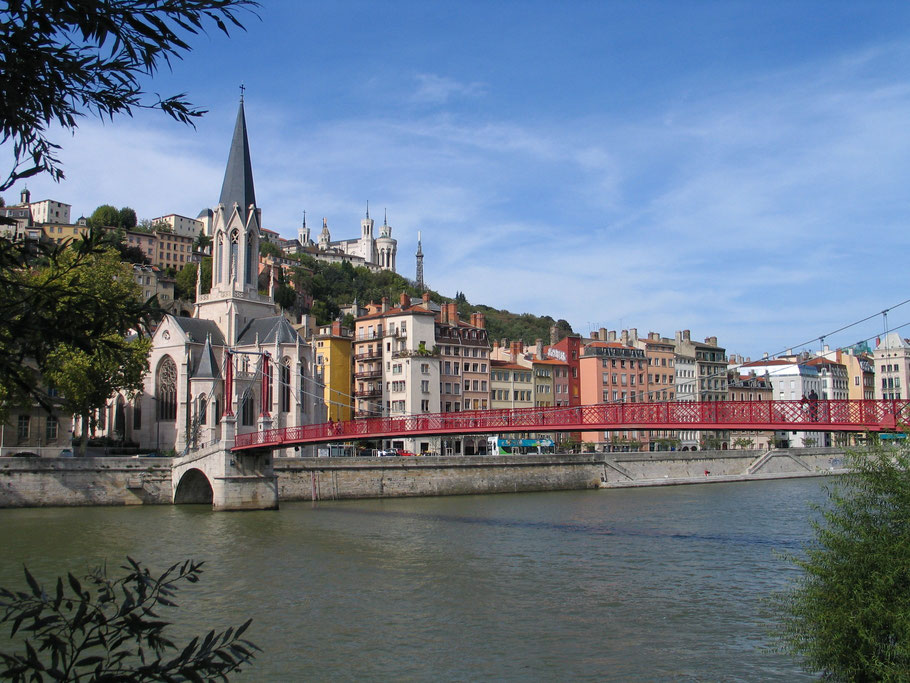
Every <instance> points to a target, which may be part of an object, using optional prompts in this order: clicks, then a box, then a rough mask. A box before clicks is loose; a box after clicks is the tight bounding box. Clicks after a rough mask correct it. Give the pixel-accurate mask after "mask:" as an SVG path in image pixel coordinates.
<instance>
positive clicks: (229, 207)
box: [103, 98, 324, 453]
mask: <svg viewBox="0 0 910 683" xmlns="http://www.w3.org/2000/svg"><path fill="white" fill-rule="evenodd" d="M209 215H210V216H211V235H212V257H213V261H212V287H211V291H210V292H209V293H207V294H203V293H202V283H201V281H200V279H199V277H198V276H197V281H196V303H195V307H194V310H193V315H192V316H191V317H182V316H173V315H166V316H165V317H164V319H163V320H162V321H161V323H160V324H159V325H158V327H157V329H156V330H155V332H154V335H153V337H152V350H151V353H150V355H149V373H148V374H147V375H146V378H145V386H144V387H143V390H142V393H141V394H140V395H139V396H137V397H136V398H135V399H133V400H129V399H128V398H127V397H126V396H125V395H123V394H120V395H117V396H115V397H113V399H112V401H111V403H110V404H109V410H108V411H107V415H106V416H105V419H104V421H103V422H104V425H105V428H104V429H103V433H106V434H108V435H112V436H113V435H116V437H117V438H123V439H124V440H126V441H132V442H136V443H138V445H139V446H140V447H141V448H143V449H149V450H152V449H157V450H162V451H167V450H171V449H173V450H174V451H176V452H177V453H180V452H182V451H183V450H184V449H186V448H188V447H189V448H200V447H204V446H205V445H208V444H211V443H213V442H216V441H218V440H219V439H220V438H221V436H222V430H223V428H224V427H225V422H230V423H231V425H232V428H233V422H234V420H236V433H244V432H251V431H256V430H259V429H271V428H278V427H294V426H299V425H304V424H310V423H312V422H314V421H321V420H322V419H324V405H323V401H322V389H321V387H317V386H316V385H315V383H314V382H313V374H312V370H313V365H312V364H313V357H312V350H311V348H310V347H309V346H308V345H307V344H306V342H305V341H304V339H303V338H302V337H301V336H300V335H299V334H298V332H297V331H296V330H295V329H294V327H293V326H292V325H291V323H290V322H289V321H288V320H287V318H285V317H284V316H282V315H280V314H279V309H278V307H277V306H276V305H275V303H274V300H273V298H272V289H271V288H270V291H269V294H268V295H262V294H260V293H259V292H258V275H259V241H260V229H261V218H262V211H261V209H259V208H258V207H257V205H256V193H255V189H254V186H253V170H252V164H251V161H250V149H249V142H248V140H247V129H246V118H245V116H244V109H243V99H242V98H241V101H240V107H239V110H238V112H237V123H236V125H235V127H234V137H233V140H232V141H231V149H230V154H229V156H228V162H227V169H226V170H225V174H224V182H223V184H222V187H221V197H220V200H219V202H218V205H217V206H215V207H214V208H213V209H211V212H210V214H209ZM198 272H199V273H200V274H201V268H200V269H199V271H198ZM228 352H231V354H232V355H233V358H234V362H233V367H232V371H233V383H232V386H231V387H230V389H228V390H226V389H227V387H226V386H225V379H226V375H227V370H228V369H227V367H226V360H227V357H228ZM266 354H267V355H266ZM226 400H228V401H229V404H228V405H226V404H225V401H226Z"/></svg>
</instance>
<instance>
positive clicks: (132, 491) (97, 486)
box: [0, 448, 843, 508]
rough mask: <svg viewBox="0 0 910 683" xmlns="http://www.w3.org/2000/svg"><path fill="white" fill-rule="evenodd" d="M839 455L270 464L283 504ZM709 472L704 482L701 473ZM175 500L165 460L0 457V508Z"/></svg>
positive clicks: (588, 482)
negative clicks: (284, 502) (287, 502)
mask: <svg viewBox="0 0 910 683" xmlns="http://www.w3.org/2000/svg"><path fill="white" fill-rule="evenodd" d="M842 465H843V451H842V450H839V449H824V448H816V449H798V450H792V451H787V450H779V451H770V452H769V451H695V452H686V453H665V452H664V453H586V454H581V455H522V456H449V457H405V458H400V457H398V458H366V457H364V458H360V457H358V458H275V460H274V472H275V475H276V477H277V483H278V498H279V500H280V501H295V500H335V499H344V498H392V497H402V496H451V495H462V494H483V493H517V492H524V491H560V490H573V489H589V488H597V487H600V486H605V487H625V486H656V485H663V484H691V483H705V482H711V481H741V480H749V479H764V478H776V477H800V476H818V475H822V474H830V473H834V472H842V471H843V469H842ZM706 471H707V473H708V474H705V472H706ZM172 500H173V484H172V480H171V460H170V458H126V457H124V458H118V457H104V458H0V508H2V507H41V506H56V505H143V504H145V505H154V504H170V503H171V501H172Z"/></svg>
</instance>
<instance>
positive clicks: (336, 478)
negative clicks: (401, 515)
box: [275, 454, 603, 501]
mask: <svg viewBox="0 0 910 683" xmlns="http://www.w3.org/2000/svg"><path fill="white" fill-rule="evenodd" d="M602 471H603V464H602V456H600V455H596V454H587V455H580V456H579V455H575V456H572V455H522V456H443V457H424V458H421V457H413V458H412V457H404V458H401V457H398V458H368V457H358V458H280V459H276V460H275V474H276V475H278V498H279V500H282V501H291V500H314V499H315V500H336V499H342V498H392V497H401V496H452V495H461V494H478V493H517V492H520V491H559V490H570V489H590V488H597V487H599V486H600V484H601V475H602Z"/></svg>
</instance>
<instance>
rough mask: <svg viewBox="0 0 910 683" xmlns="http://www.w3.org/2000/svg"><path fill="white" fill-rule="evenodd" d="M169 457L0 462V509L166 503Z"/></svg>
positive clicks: (169, 492) (168, 498) (169, 496)
mask: <svg viewBox="0 0 910 683" xmlns="http://www.w3.org/2000/svg"><path fill="white" fill-rule="evenodd" d="M172 496H173V493H172V485H171V461H170V458H117V457H107V458H0V508H3V507H43V506H55V505H154V504H169V503H171V501H172Z"/></svg>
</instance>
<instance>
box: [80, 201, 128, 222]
mask: <svg viewBox="0 0 910 683" xmlns="http://www.w3.org/2000/svg"><path fill="white" fill-rule="evenodd" d="M86 223H87V224H88V226H89V227H90V228H119V227H120V211H119V209H117V208H116V207H113V206H111V205H110V204H102V205H101V206H99V207H98V208H97V209H95V210H94V211H92V215H91V216H89V217H88V220H87V221H86Z"/></svg>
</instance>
